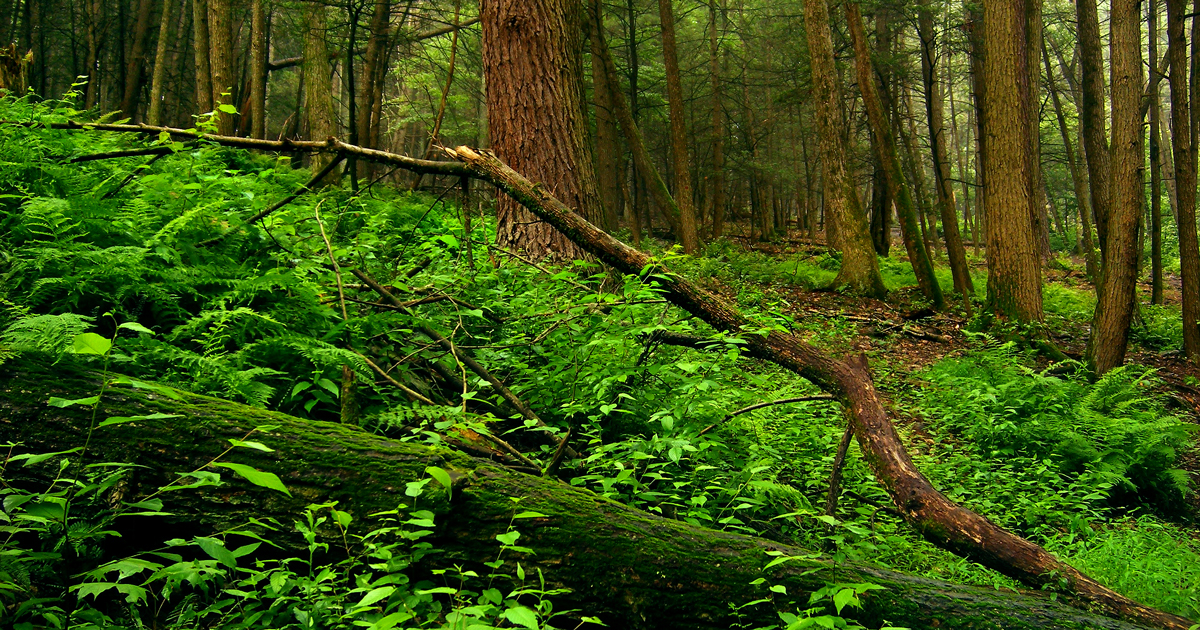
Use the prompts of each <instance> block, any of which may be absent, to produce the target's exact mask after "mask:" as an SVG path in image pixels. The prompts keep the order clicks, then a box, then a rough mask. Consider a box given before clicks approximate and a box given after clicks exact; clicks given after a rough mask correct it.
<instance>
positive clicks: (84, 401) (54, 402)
mask: <svg viewBox="0 0 1200 630" xmlns="http://www.w3.org/2000/svg"><path fill="white" fill-rule="evenodd" d="M98 402H100V397H99V396H88V397H87V398H72V399H67V398H59V397H58V396H51V397H50V400H47V401H46V404H47V405H50V406H51V407H62V408H64V409H65V408H67V407H70V406H71V405H83V406H85V407H86V406H88V405H94V404H96V403H98Z"/></svg>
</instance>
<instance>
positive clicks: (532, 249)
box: [479, 0, 600, 259]
mask: <svg viewBox="0 0 1200 630" xmlns="http://www.w3.org/2000/svg"><path fill="white" fill-rule="evenodd" d="M479 8H480V21H481V23H482V25H483V73H484V80H485V82H486V84H487V109H488V134H489V137H490V138H491V145H492V149H493V150H494V151H495V152H496V155H497V156H499V157H500V159H502V160H505V161H506V162H507V163H509V164H510V165H512V167H513V168H514V169H516V170H518V171H520V172H522V173H524V174H526V175H527V176H528V177H529V178H530V179H532V180H533V181H535V182H539V183H540V184H541V185H542V186H544V187H545V188H546V189H547V190H548V191H550V192H551V193H553V194H554V195H555V196H557V197H558V198H559V199H562V200H563V201H564V202H565V203H566V204H567V205H569V206H571V207H572V208H574V209H575V210H576V211H578V212H579V213H580V214H582V215H583V216H584V217H586V218H588V219H589V220H596V219H597V218H598V217H599V216H600V201H599V195H598V192H597V189H596V175H595V171H594V169H593V167H592V162H591V157H590V154H589V151H588V150H587V149H586V145H585V143H584V138H585V133H586V122H585V121H584V120H583V108H582V90H581V89H580V88H581V74H582V71H583V70H582V34H583V25H582V23H581V21H580V20H581V19H582V18H583V16H584V13H583V10H584V9H583V5H582V2H581V0H483V1H482V2H481V3H480V7H479ZM496 239H497V241H498V242H499V243H500V245H501V246H503V247H508V248H512V249H523V250H525V251H526V252H527V253H529V254H530V255H531V256H533V257H534V258H545V257H548V256H553V257H556V258H560V259H577V258H583V257H584V253H583V251H582V250H580V249H579V248H578V246H576V245H575V244H574V243H572V242H571V241H570V239H568V238H566V237H565V236H563V235H562V234H561V233H559V232H558V231H557V230H555V229H554V228H552V227H550V226H549V225H547V224H545V223H542V222H541V221H540V220H538V219H537V218H536V217H534V216H533V215H532V214H529V213H528V211H526V210H525V209H523V208H522V207H521V206H520V204H518V203H517V202H515V201H513V200H512V199H510V198H509V197H507V196H505V195H500V197H499V199H498V200H497V204H496Z"/></svg>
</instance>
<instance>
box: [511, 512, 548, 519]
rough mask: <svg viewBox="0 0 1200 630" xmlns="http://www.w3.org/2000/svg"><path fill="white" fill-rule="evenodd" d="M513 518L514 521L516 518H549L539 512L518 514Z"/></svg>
mask: <svg viewBox="0 0 1200 630" xmlns="http://www.w3.org/2000/svg"><path fill="white" fill-rule="evenodd" d="M513 518H514V519H516V518H549V517H547V516H546V515H545V514H542V513H541V512H521V513H520V514H517V515H516V516H514V517H513Z"/></svg>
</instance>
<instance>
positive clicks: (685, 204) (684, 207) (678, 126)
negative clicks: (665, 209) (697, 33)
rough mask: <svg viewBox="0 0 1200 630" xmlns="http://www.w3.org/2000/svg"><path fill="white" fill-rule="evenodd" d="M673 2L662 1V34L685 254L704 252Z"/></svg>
mask: <svg viewBox="0 0 1200 630" xmlns="http://www.w3.org/2000/svg"><path fill="white" fill-rule="evenodd" d="M671 1H672V0H658V20H659V28H660V29H661V31H662V41H663V65H664V66H665V67H666V73H667V77H666V79H667V103H668V106H669V110H670V119H671V165H672V170H673V171H674V173H675V191H674V192H675V194H674V197H675V203H676V204H677V205H678V206H679V230H680V234H679V240H680V242H681V243H682V245H683V251H684V253H685V254H695V253H696V252H697V251H698V250H699V249H700V239H699V238H698V236H697V232H696V202H695V200H694V199H693V198H692V167H691V159H690V158H689V157H688V143H687V126H686V124H685V122H686V121H685V120H684V114H683V83H682V79H681V78H680V76H679V57H678V53H677V52H676V50H675V13H674V11H673V10H672V7H671Z"/></svg>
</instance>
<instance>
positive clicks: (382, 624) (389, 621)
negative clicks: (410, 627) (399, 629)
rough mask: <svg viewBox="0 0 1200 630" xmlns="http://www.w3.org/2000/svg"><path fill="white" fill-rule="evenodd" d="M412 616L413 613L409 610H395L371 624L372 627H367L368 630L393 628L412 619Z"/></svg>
mask: <svg viewBox="0 0 1200 630" xmlns="http://www.w3.org/2000/svg"><path fill="white" fill-rule="evenodd" d="M412 617H413V615H412V613H409V612H403V611H402V612H394V613H392V614H390V615H388V616H386V617H384V618H383V619H380V620H379V621H376V622H375V623H373V624H371V627H369V628H367V630H392V628H395V627H396V626H397V625H398V624H401V623H403V622H405V621H408V620H409V619H412Z"/></svg>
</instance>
